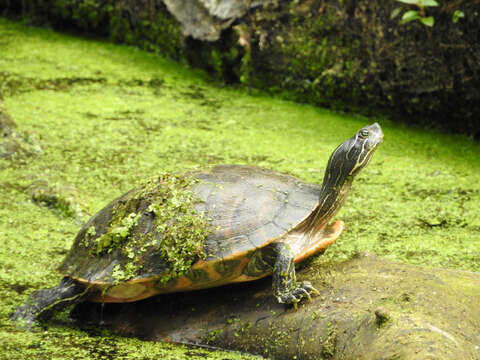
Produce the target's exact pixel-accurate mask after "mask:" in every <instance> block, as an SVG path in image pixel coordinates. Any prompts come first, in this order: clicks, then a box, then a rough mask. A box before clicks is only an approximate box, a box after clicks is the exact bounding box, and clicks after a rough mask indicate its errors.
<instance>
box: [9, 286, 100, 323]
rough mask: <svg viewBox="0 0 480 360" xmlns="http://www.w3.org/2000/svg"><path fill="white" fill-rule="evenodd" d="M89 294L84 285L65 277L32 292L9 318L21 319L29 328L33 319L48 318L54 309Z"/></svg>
mask: <svg viewBox="0 0 480 360" xmlns="http://www.w3.org/2000/svg"><path fill="white" fill-rule="evenodd" d="M90 295H91V294H90V291H89V289H88V288H87V287H86V286H84V285H81V284H79V283H78V282H76V281H74V280H72V279H70V278H68V277H65V278H63V280H62V281H61V282H60V284H59V285H58V286H55V287H53V288H50V289H43V290H39V291H35V292H34V293H32V294H31V295H30V296H29V298H28V299H27V301H26V302H25V304H24V305H23V306H20V307H18V308H17V309H16V310H15V312H14V313H13V314H11V315H10V318H11V319H12V320H19V321H22V322H23V323H24V325H25V326H26V327H27V328H31V327H32V326H33V325H34V323H35V321H37V320H48V319H49V318H50V317H51V316H52V314H53V313H54V312H55V311H60V310H63V309H65V308H66V307H67V306H70V305H74V304H78V303H80V302H82V301H84V300H85V299H86V298H87V297H89V296H90Z"/></svg>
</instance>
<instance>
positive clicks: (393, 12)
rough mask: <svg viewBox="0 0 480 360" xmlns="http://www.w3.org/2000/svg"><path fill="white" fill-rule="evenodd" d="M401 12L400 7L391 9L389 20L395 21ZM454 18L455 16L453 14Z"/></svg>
mask: <svg viewBox="0 0 480 360" xmlns="http://www.w3.org/2000/svg"><path fill="white" fill-rule="evenodd" d="M401 11H402V8H400V7H397V8H395V9H393V11H392V13H391V14H390V19H395V18H396V17H397V16H398V14H400V12H401ZM454 16H455V14H454ZM454 22H455V21H454Z"/></svg>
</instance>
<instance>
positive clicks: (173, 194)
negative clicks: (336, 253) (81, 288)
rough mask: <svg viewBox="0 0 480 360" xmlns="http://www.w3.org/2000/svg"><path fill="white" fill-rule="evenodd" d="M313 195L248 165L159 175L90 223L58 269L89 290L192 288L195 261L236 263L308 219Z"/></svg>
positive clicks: (300, 185)
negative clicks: (149, 284) (142, 284)
mask: <svg viewBox="0 0 480 360" xmlns="http://www.w3.org/2000/svg"><path fill="white" fill-rule="evenodd" d="M318 194H319V187H318V186H316V185H310V184H306V183H303V182H301V181H299V180H298V179H296V178H294V177H292V176H288V175H283V174H279V173H276V172H273V171H269V170H264V169H259V168H256V167H249V166H239V165H223V166H217V167H215V168H213V169H212V170H211V171H209V172H204V173H191V174H187V175H181V176H174V175H161V176H158V177H156V178H153V179H150V180H148V181H147V182H145V183H143V184H142V185H141V186H139V187H137V188H135V189H133V190H131V191H129V192H127V193H126V194H124V195H123V196H121V197H120V198H118V199H116V200H114V201H113V202H111V203H110V204H108V205H107V206H106V207H105V208H103V209H102V210H100V212H98V213H97V214H96V215H95V216H93V217H92V218H91V219H90V221H89V222H88V223H87V224H86V225H85V226H84V227H83V228H82V229H81V230H80V232H79V233H78V235H77V237H76V238H75V242H74V245H73V247H72V250H71V251H70V253H69V254H68V255H67V257H66V259H65V261H64V262H63V264H62V265H61V266H60V269H59V270H60V271H61V272H62V273H64V274H65V275H69V276H72V277H74V278H76V279H79V280H82V281H84V282H94V283H99V282H101V283H107V284H109V283H111V284H118V283H120V282H124V281H129V280H136V281H141V279H146V280H145V281H149V280H147V279H151V278H156V280H155V282H159V284H160V283H162V284H164V285H162V286H160V285H159V286H160V287H162V288H164V287H165V286H166V287H167V288H168V287H169V285H168V284H174V283H175V282H172V280H174V279H175V278H177V277H179V276H187V278H189V280H191V281H195V280H196V276H197V275H199V274H202V273H201V272H200V270H201V267H199V266H196V269H197V270H196V271H197V273H195V274H191V271H190V272H189V270H190V268H191V267H192V264H194V263H195V262H196V261H197V260H200V259H202V260H206V261H207V262H208V261H215V260H221V259H224V260H225V259H231V261H233V262H234V263H235V264H236V263H237V261H236V260H235V259H240V258H242V257H243V256H245V254H247V253H249V252H251V251H252V250H255V249H256V248H260V247H263V246H266V245H267V244H269V243H271V242H272V241H274V240H275V239H276V238H278V237H280V236H282V235H283V234H284V233H286V232H287V231H288V230H290V229H292V228H293V227H294V226H295V225H297V224H299V223H300V222H301V221H302V220H303V219H305V218H306V217H307V216H308V215H309V214H310V213H311V212H312V211H313V209H314V208H315V206H316V205H317V202H318ZM229 261H230V260H229ZM197 265H198V264H197ZM215 266H216V265H215ZM225 271H226V270H225ZM225 271H222V273H224V272H225ZM226 272H228V271H226ZM206 274H207V275H205V274H203V275H204V277H205V276H208V272H207V273H206ZM194 275H195V276H194ZM190 278H191V279H190ZM204 280H205V279H204ZM205 281H206V280H205ZM172 286H173V285H172Z"/></svg>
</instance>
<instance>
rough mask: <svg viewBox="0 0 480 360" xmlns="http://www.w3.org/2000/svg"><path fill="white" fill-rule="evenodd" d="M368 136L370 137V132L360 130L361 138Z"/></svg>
mask: <svg viewBox="0 0 480 360" xmlns="http://www.w3.org/2000/svg"><path fill="white" fill-rule="evenodd" d="M368 135H370V132H369V131H368V130H366V129H362V130H360V136H361V137H362V138H366V137H367V136H368Z"/></svg>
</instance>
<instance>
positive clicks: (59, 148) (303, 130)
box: [0, 20, 480, 359]
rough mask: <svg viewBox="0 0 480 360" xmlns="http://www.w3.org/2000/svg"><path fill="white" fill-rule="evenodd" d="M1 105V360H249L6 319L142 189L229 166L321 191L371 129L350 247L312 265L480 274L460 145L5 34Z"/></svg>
mask: <svg viewBox="0 0 480 360" xmlns="http://www.w3.org/2000/svg"><path fill="white" fill-rule="evenodd" d="M160 55H161V54H160ZM0 95H1V98H2V101H1V102H2V103H3V105H0V106H3V109H2V110H1V111H0V116H1V118H0V119H2V118H3V122H0V130H1V131H0V135H1V136H2V137H0V244H1V246H0V299H1V302H0V349H1V351H0V359H30V358H32V359H33V358H35V359H71V358H75V359H151V358H152V359H153V358H160V357H162V358H165V359H182V358H185V359H187V358H188V359H203V358H211V359H214V358H219V359H247V358H253V357H250V356H247V355H240V354H236V353H226V352H210V351H207V350H203V349H191V348H185V347H182V346H174V345H170V344H161V343H153V342H141V341H139V340H136V339H129V338H121V337H116V336H114V335H112V334H111V333H109V332H107V331H104V330H102V329H90V330H88V331H86V330H80V329H78V327H77V326H76V325H75V323H73V322H72V321H71V320H70V319H69V317H68V314H65V313H64V314H59V315H58V316H57V317H56V318H55V319H54V320H52V321H51V322H49V323H48V324H46V325H45V326H44V327H40V328H37V329H35V331H33V332H24V331H22V330H21V329H20V328H18V327H17V326H16V325H15V324H12V323H11V322H10V321H9V320H8V314H9V313H11V312H12V311H13V309H14V308H15V307H16V306H18V305H20V304H22V303H23V302H24V300H25V299H26V297H27V295H28V294H29V293H31V292H32V291H34V290H37V289H40V288H45V287H50V286H54V285H56V284H57V282H58V280H59V278H60V275H58V274H57V273H56V272H55V269H56V268H57V267H58V265H59V264H60V263H61V261H62V260H63V258H64V256H65V254H66V253H67V251H68V249H69V248H70V246H71V244H72V241H73V238H74V236H75V234H76V232H77V231H78V230H79V229H80V227H81V225H82V224H83V223H84V222H85V221H86V220H87V219H88V218H89V216H91V215H92V214H94V213H95V212H97V211H98V210H100V209H101V208H102V207H103V206H104V205H105V204H106V203H108V202H109V201H110V200H112V199H114V198H115V197H117V196H119V195H121V194H122V193H124V192H125V191H127V190H129V189H131V188H133V187H134V186H136V185H138V184H139V183H141V181H143V180H144V179H146V178H149V177H151V176H153V175H155V174H158V173H163V172H170V173H175V172H184V171H190V170H197V169H201V168H206V167H209V166H212V165H214V164H221V163H234V164H249V165H256V166H261V167H265V168H270V169H274V170H277V171H281V172H286V173H290V174H293V175H295V176H297V177H299V178H301V179H303V180H306V181H309V182H316V183H318V182H320V181H321V180H322V176H323V171H324V169H325V167H326V162H327V160H328V157H329V156H330V154H331V152H332V151H333V150H334V148H335V147H336V146H337V145H338V144H339V143H341V142H342V141H343V140H345V139H346V138H348V137H350V136H351V135H352V134H353V133H354V132H355V131H356V130H357V129H359V128H360V127H362V126H364V125H366V124H369V123H372V122H374V121H377V122H379V123H380V125H381V126H382V128H383V130H384V133H385V140H384V143H383V144H382V145H381V147H380V148H379V150H378V151H377V153H376V154H375V156H374V158H373V161H372V164H370V166H369V167H367V168H366V169H365V170H364V171H363V172H362V174H360V176H359V178H358V179H357V180H356V182H355V184H354V186H353V190H352V193H351V195H350V197H349V199H348V200H347V203H346V204H345V206H344V208H343V209H342V210H341V212H340V213H339V215H338V216H337V217H338V218H341V219H343V220H344V221H345V223H346V230H345V232H344V233H343V235H342V236H341V238H340V239H339V240H338V241H337V243H336V244H335V245H333V246H331V247H330V248H329V249H328V250H327V252H326V253H325V254H324V255H323V256H321V257H317V258H316V259H314V260H313V262H314V263H318V264H325V263H328V262H332V263H338V262H342V261H345V260H346V259H350V258H351V257H352V256H353V255H354V254H356V253H357V252H359V251H366V252H370V253H374V254H376V255H378V256H381V257H385V258H388V259H391V260H396V261H400V262H408V263H412V264H423V265H429V266H434V267H444V268H455V269H463V270H469V271H477V272H478V271H480V217H479V216H478V213H479V212H478V204H479V203H480V171H479V170H480V146H479V145H478V144H476V143H474V142H473V141H471V140H469V139H467V138H464V137H459V136H455V137H454V136H447V135H442V134H437V133H427V132H425V131H421V130H416V129H411V128H406V127H404V126H401V125H396V124H392V123H390V122H389V121H387V120H385V119H381V118H380V119H372V118H365V117H360V116H353V115H344V114H338V113H333V112H330V111H327V110H322V109H318V108H314V107H312V106H304V105H298V104H294V103H290V102H285V101H281V100H278V99H274V98H270V97H267V96H263V95H261V94H256V93H253V91H250V93H249V91H247V90H242V89H234V88H228V87H223V86H222V85H221V84H217V83H214V82H212V81H211V80H210V79H209V78H208V77H207V76H206V75H205V74H203V73H199V72H194V71H191V70H188V69H185V68H182V67H180V66H178V65H176V64H173V63H171V62H169V61H166V60H163V59H162V58H161V56H159V55H158V54H149V53H144V52H142V51H139V50H137V49H135V48H132V47H127V46H118V45H114V44H111V43H107V42H102V41H98V40H90V39H82V38H78V37H73V36H66V35H60V34H55V33H53V32H51V31H49V30H40V29H35V28H28V27H24V26H21V25H19V24H14V23H10V22H7V21H5V20H0ZM4 110H5V111H6V112H5V111H4ZM6 113H8V114H9V115H6ZM14 123H15V124H16V126H15V125H14Z"/></svg>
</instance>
